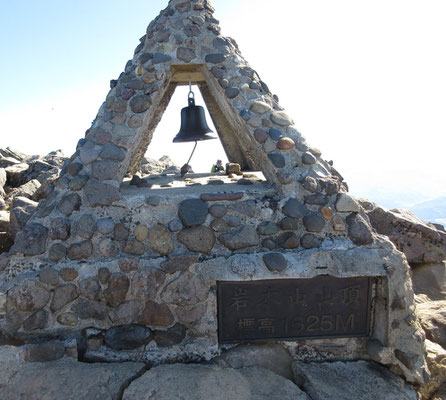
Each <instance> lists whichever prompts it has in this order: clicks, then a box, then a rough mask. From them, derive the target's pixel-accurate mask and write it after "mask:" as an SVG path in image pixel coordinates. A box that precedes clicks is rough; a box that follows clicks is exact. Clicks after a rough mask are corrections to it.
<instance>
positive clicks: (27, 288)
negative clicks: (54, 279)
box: [8, 281, 50, 311]
mask: <svg viewBox="0 0 446 400" xmlns="http://www.w3.org/2000/svg"><path fill="white" fill-rule="evenodd" d="M8 297H9V299H10V300H12V303H13V305H14V306H15V307H16V308H17V310H20V311H36V310H39V309H41V308H43V307H44V306H45V305H46V304H47V303H48V300H49V299H50V292H49V291H48V290H47V289H45V288H44V287H42V286H40V285H39V284H37V283H36V282H34V281H25V283H24V284H22V285H20V286H15V287H13V288H12V289H11V290H10V291H9V292H8Z"/></svg>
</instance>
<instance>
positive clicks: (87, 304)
mask: <svg viewBox="0 0 446 400" xmlns="http://www.w3.org/2000/svg"><path fill="white" fill-rule="evenodd" d="M71 311H73V312H74V313H75V314H76V315H77V316H78V317H79V318H80V319H89V318H93V319H96V320H100V321H103V320H104V319H105V318H106V317H107V307H106V305H105V303H103V302H101V301H93V300H85V299H79V300H77V301H76V302H75V303H74V304H73V305H72V306H71Z"/></svg>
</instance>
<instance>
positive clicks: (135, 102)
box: [129, 94, 152, 113]
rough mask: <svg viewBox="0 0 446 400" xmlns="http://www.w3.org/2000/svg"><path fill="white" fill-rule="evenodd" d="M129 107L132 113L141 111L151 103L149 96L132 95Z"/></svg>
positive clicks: (146, 108)
mask: <svg viewBox="0 0 446 400" xmlns="http://www.w3.org/2000/svg"><path fill="white" fill-rule="evenodd" d="M129 104H130V109H131V110H132V111H133V112H134V113H142V112H144V111H146V110H148V109H149V108H150V105H151V104H152V100H151V98H150V96H147V95H143V94H142V95H137V96H133V97H132V98H131V99H130V102H129Z"/></svg>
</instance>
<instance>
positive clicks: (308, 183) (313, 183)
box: [302, 176, 318, 193]
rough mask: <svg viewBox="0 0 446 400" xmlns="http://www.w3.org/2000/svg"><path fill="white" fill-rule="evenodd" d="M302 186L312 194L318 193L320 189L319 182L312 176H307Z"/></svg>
mask: <svg viewBox="0 0 446 400" xmlns="http://www.w3.org/2000/svg"><path fill="white" fill-rule="evenodd" d="M302 186H303V187H304V189H306V190H308V191H309V192H311V193H315V192H317V189H318V184H317V180H316V179H314V178H313V177H311V176H307V177H306V178H305V179H304V181H303V182H302Z"/></svg>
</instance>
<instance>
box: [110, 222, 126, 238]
mask: <svg viewBox="0 0 446 400" xmlns="http://www.w3.org/2000/svg"><path fill="white" fill-rule="evenodd" d="M129 235H130V232H129V230H128V229H127V227H126V226H125V225H124V224H123V223H121V222H119V223H118V224H116V225H115V227H114V229H113V239H115V240H120V241H122V240H127V238H128V237H129Z"/></svg>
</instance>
